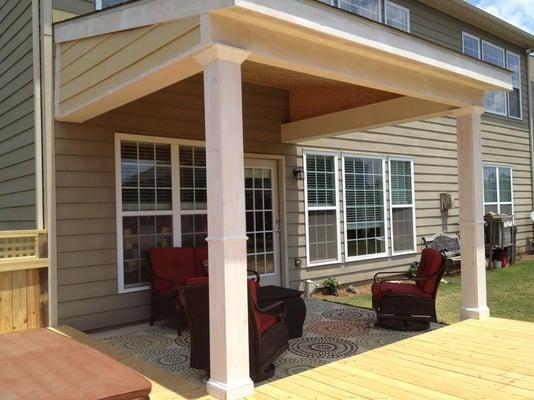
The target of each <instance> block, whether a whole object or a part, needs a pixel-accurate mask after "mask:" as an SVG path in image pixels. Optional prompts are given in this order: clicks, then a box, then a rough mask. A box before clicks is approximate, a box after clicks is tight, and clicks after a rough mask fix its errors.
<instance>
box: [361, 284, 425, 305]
mask: <svg viewBox="0 0 534 400" xmlns="http://www.w3.org/2000/svg"><path fill="white" fill-rule="evenodd" d="M371 291H372V293H373V300H374V301H375V302H376V301H378V300H380V299H381V298H382V297H383V296H384V294H386V293H389V294H406V295H413V296H420V297H426V298H429V299H431V298H432V295H431V294H428V293H425V292H423V291H422V290H421V289H419V287H418V286H417V285H415V284H413V283H396V282H380V283H374V284H373V285H372V286H371Z"/></svg>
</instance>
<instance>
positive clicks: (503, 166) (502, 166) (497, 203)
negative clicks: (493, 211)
mask: <svg viewBox="0 0 534 400" xmlns="http://www.w3.org/2000/svg"><path fill="white" fill-rule="evenodd" d="M486 167H488V168H495V169H496V176H495V179H496V183H497V189H496V190H497V201H490V202H486V199H485V197H486V190H485V188H484V180H485V179H484V168H486ZM501 169H509V170H510V191H511V193H510V201H501V191H500V179H499V175H500V172H499V171H500V170H501ZM482 198H483V206H484V213H486V206H497V213H498V214H501V206H503V205H510V206H512V215H515V207H514V170H513V168H512V166H511V165H507V164H496V163H489V162H488V163H483V164H482Z"/></svg>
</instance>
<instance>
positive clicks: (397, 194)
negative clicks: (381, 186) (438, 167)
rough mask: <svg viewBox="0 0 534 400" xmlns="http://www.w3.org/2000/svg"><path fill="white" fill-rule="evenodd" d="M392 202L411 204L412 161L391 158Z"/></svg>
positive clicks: (394, 203)
mask: <svg viewBox="0 0 534 400" xmlns="http://www.w3.org/2000/svg"><path fill="white" fill-rule="evenodd" d="M390 168H391V171H390V179H391V202H392V204H393V205H395V206H397V205H411V204H412V202H413V199H412V163H411V161H403V160H391V162H390Z"/></svg>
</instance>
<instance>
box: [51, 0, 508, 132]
mask: <svg viewBox="0 0 534 400" xmlns="http://www.w3.org/2000/svg"><path fill="white" fill-rule="evenodd" d="M156 1H157V2H158V4H159V5H158V7H161V8H162V9H165V7H167V14H164V13H161V12H160V11H161V10H159V11H157V10H156V11H155V10H154V4H153V2H152V3H151V2H147V1H138V2H134V3H131V4H125V5H124V6H122V7H117V8H115V9H112V10H110V11H103V12H102V13H95V14H91V15H89V16H87V18H86V17H82V18H78V19H76V20H73V21H68V22H66V23H61V24H59V25H56V31H55V34H56V45H57V51H56V54H57V57H56V63H57V65H56V105H55V106H56V118H57V119H58V120H63V121H71V122H83V121H86V120H88V119H90V118H93V117H96V116H98V115H100V114H102V113H104V112H107V111H110V110H112V109H115V108H117V107H119V106H121V105H124V104H126V103H128V102H131V101H133V100H136V99H138V98H141V97H143V96H145V95H147V94H150V93H153V92H155V91H157V90H159V89H161V88H163V87H166V86H168V85H171V84H173V83H176V82H178V81H180V80H183V79H185V78H187V77H189V76H192V75H194V74H197V73H199V72H201V71H202V67H201V66H200V65H199V64H198V63H197V62H196V61H195V59H194V56H195V55H196V54H198V53H199V52H200V51H202V50H204V49H205V48H206V47H209V46H221V45H220V44H221V43H224V45H223V46H230V47H235V48H239V49H245V50H247V51H248V52H250V55H249V57H248V61H247V62H245V64H244V66H243V71H242V72H243V80H245V81H249V82H254V83H258V84H263V85H267V86H274V87H282V88H284V89H287V90H289V91H290V98H292V101H293V102H294V104H295V105H296V104H297V103H298V104H303V103H302V101H298V102H297V99H299V98H300V99H314V98H319V99H320V98H321V97H323V95H324V94H325V93H327V92H328V91H331V92H332V93H333V94H331V95H330V96H331V98H338V97H339V95H340V93H341V98H343V99H345V100H344V101H343V102H341V104H335V105H332V102H330V105H329V106H325V104H326V105H328V104H329V102H327V101H323V104H322V105H321V104H319V105H317V104H312V107H307V108H306V109H305V110H300V111H299V112H292V121H293V122H294V121H297V120H303V119H308V118H311V117H317V116H319V115H322V114H327V115H330V114H332V113H334V112H337V111H340V110H347V109H349V108H352V109H356V108H357V107H362V106H368V105H369V104H373V103H378V104H381V103H383V104H384V105H394V104H397V105H398V104H401V105H402V106H401V107H399V108H398V109H397V111H396V112H395V113H393V114H395V118H399V117H401V118H400V120H403V119H406V118H409V119H413V118H417V117H419V118H423V117H427V116H429V115H434V114H435V113H436V112H439V113H443V112H447V113H450V112H451V111H452V110H454V109H455V108H462V107H468V106H473V105H474V106H480V105H482V104H483V97H484V93H485V91H488V90H496V89H511V73H510V72H508V71H505V70H502V69H499V68H496V67H492V66H489V65H487V64H484V63H481V62H479V61H478V60H474V59H470V58H468V57H465V56H463V55H460V54H457V53H455V52H452V51H449V50H447V49H444V48H441V47H439V46H435V45H432V44H430V43H428V42H425V41H422V40H419V39H416V38H414V37H413V36H410V35H405V34H403V33H400V32H397V31H394V30H391V29H389V28H388V27H384V26H380V25H377V24H373V23H371V22H369V21H366V20H365V19H362V18H358V17H354V16H351V15H347V14H345V13H338V12H336V11H335V10H331V9H330V8H328V7H323V6H322V5H321V4H320V3H317V2H315V1H309V0H299V1H295V2H279V1H275V0H249V1H244V0H233V1H231V0H225V1H223V0H205V1H201V2H198V4H197V6H194V7H193V6H190V5H189V4H190V3H189V2H185V1H170V0H156ZM149 3H150V4H149ZM230 3H231V4H230ZM145 14H146V15H145ZM127 16H128V18H125V17H127ZM179 17H181V18H180V19H176V18H179ZM173 18H174V19H173ZM158 21H159V22H158ZM148 22H152V23H151V24H148ZM106 26H107V30H106ZM97 33H98V34H97ZM400 96H404V97H405V99H404V100H403V99H402V98H400V99H398V97H400ZM326 98H328V96H326ZM395 100H397V101H396V102H395ZM388 101H393V103H386V102H388ZM414 105H416V106H417V107H418V108H417V109H416V111H415V112H414V110H413V109H411V108H410V107H413V106H414ZM329 107H330V108H329ZM296 109H297V108H296V107H292V110H296ZM310 110H311V111H310ZM402 110H406V111H408V110H410V112H409V115H399V112H400V111H402ZM367 111H369V109H368V110H367ZM414 114H417V115H414ZM402 117H406V118H402ZM396 121H397V120H395V121H390V120H381V121H374V122H373V124H371V125H373V126H374V125H376V123H378V122H380V124H388V123H394V122H396ZM292 129H293V128H292ZM335 133H336V132H322V134H335ZM297 136H298V135H297Z"/></svg>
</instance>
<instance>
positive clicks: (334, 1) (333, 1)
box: [330, 0, 384, 23]
mask: <svg viewBox="0 0 534 400" xmlns="http://www.w3.org/2000/svg"><path fill="white" fill-rule="evenodd" d="M340 1H350V0H330V3H331V5H332V7H336V8H337V9H339V10H342V11H345V12H348V13H350V14H353V15H357V16H359V17H361V18H366V19H368V20H371V21H375V22H378V23H383V22H384V21H383V14H384V12H383V11H382V7H383V3H384V2H383V1H382V0H376V3H377V5H378V19H374V18H371V17H366V16H365V15H362V14H358V13H355V12H352V11H350V10H347V9H345V8H341V6H340V4H339V2H340Z"/></svg>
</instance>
